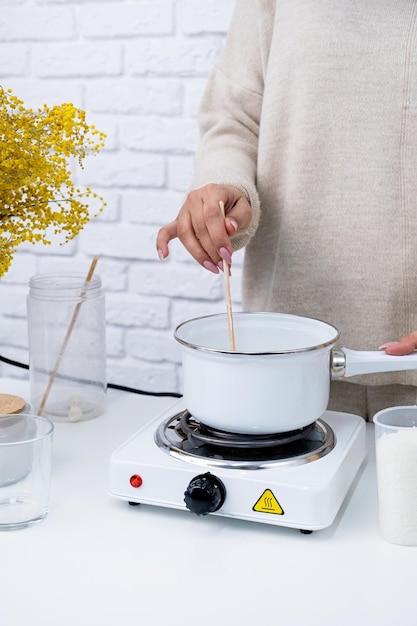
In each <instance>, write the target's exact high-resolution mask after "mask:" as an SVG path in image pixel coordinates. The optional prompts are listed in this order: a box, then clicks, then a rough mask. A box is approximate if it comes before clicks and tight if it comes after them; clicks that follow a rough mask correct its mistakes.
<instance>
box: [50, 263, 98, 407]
mask: <svg viewBox="0 0 417 626" xmlns="http://www.w3.org/2000/svg"><path fill="white" fill-rule="evenodd" d="M97 261H98V256H95V257H94V258H93V260H92V261H91V265H90V269H89V270H88V274H87V278H86V279H85V286H84V288H83V290H82V291H81V294H80V297H81V298H82V297H83V296H84V295H85V291H86V287H87V283H89V282H90V280H91V279H92V277H93V274H94V270H95V269H96V265H97ZM81 304H82V300H81V301H80V302H78V303H77V305H76V307H75V309H74V313H73V314H72V318H71V322H70V324H69V326H68V330H67V332H66V335H65V338H64V341H63V342H62V346H61V349H60V351H59V354H58V357H57V359H56V362H55V366H54V369H53V370H52V373H51V376H50V377H49V381H48V385H47V387H46V390H45V393H44V394H43V398H42V402H41V403H40V405H39V409H38V415H42V413H43V411H44V408H45V405H46V402H47V400H48V397H49V392H50V391H51V387H52V385H53V383H54V380H55V378H56V375H57V372H58V369H59V366H60V364H61V361H62V357H63V356H64V352H65V348H66V347H67V345H68V341H69V339H70V337H71V333H72V331H73V328H74V326H75V322H76V321H77V317H78V314H79V312H80V308H81Z"/></svg>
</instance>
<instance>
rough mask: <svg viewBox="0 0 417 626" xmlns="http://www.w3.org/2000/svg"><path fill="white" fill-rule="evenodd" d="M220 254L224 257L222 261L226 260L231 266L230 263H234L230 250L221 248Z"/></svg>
mask: <svg viewBox="0 0 417 626" xmlns="http://www.w3.org/2000/svg"><path fill="white" fill-rule="evenodd" d="M219 254H220V256H221V257H222V259H224V260H225V261H226V263H229V265H230V263H231V262H232V256H231V254H230V252H229V250H228V249H227V248H220V250H219Z"/></svg>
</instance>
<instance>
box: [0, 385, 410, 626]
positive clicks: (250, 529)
mask: <svg viewBox="0 0 417 626" xmlns="http://www.w3.org/2000/svg"><path fill="white" fill-rule="evenodd" d="M0 393H15V394H17V395H21V396H23V397H25V398H26V399H28V385H27V383H26V382H24V381H18V380H8V379H0ZM174 401H175V399H174V398H155V397H147V396H139V395H135V394H129V393H123V392H114V391H111V392H109V394H108V408H107V410H106V413H105V415H103V416H101V417H98V418H96V419H94V420H91V421H89V422H79V423H75V424H74V423H73V424H56V425H55V438H54V461H53V474H52V488H51V512H50V514H49V516H48V517H47V519H46V520H45V521H43V522H41V523H40V524H37V525H34V526H31V527H29V528H25V529H22V530H18V531H7V532H0V624H1V626H23V625H24V626H30V625H34V626H38V625H39V626H70V625H71V626H96V625H97V626H113V625H115V626H116V625H117V626H122V625H125V624H126V625H127V624H134V625H135V626H136V625H137V626H139V625H142V626H153V625H159V624H165V623H167V624H170V625H172V626H176V625H178V626H180V625H184V626H185V625H191V624H193V625H194V624H195V625H196V626H197V625H199V626H206V625H207V626H208V625H209V624H210V626H212V625H213V624H218V625H226V624H227V625H230V626H234V625H240V626H253V625H254V624H258V625H262V624H268V625H273V626H278V625H281V624H282V625H283V626H302V625H308V626H325V625H327V624H328V625H332V626H344V625H349V626H352V624H355V625H358V626H362V625H366V626H373V625H375V626H388V625H389V626H392V625H393V624H394V625H395V626H415V625H416V624H417V590H416V578H417V548H413V547H411V548H410V547H403V546H396V545H392V544H390V543H388V542H386V541H384V540H383V539H382V538H381V537H380V535H379V531H378V520H377V497H376V482H375V467H374V445H373V444H374V441H373V426H371V425H369V426H368V450H369V454H368V458H367V461H366V462H365V465H364V467H363V469H362V470H361V472H360V474H359V476H358V478H357V480H356V481H355V485H354V487H353V489H351V492H350V494H349V496H348V498H347V499H346V501H345V503H344V505H343V507H342V509H341V511H340V513H339V515H338V517H337V519H336V521H335V523H334V524H333V525H332V526H331V527H330V528H328V529H325V530H321V531H317V532H314V533H313V534H311V535H302V534H301V533H300V532H299V531H297V530H292V529H287V528H284V527H279V526H272V525H267V524H257V523H254V522H245V521H241V520H233V519H228V518H221V517H216V516H210V515H209V516H205V517H196V516H194V515H192V514H191V513H188V512H183V511H176V510H168V509H163V508H160V507H154V506H144V505H142V506H138V507H131V506H129V505H128V504H127V503H126V502H122V501H119V500H116V499H114V498H112V497H110V496H109V495H108V494H107V477H108V466H109V457H110V454H111V452H112V451H113V450H114V449H115V448H116V447H117V446H118V445H119V444H121V443H122V442H123V441H125V439H126V438H127V437H128V436H130V435H131V434H133V433H134V432H136V430H138V428H139V427H140V426H141V425H142V424H143V423H145V422H146V421H147V420H149V419H151V418H152V417H154V416H155V415H157V414H158V413H160V412H161V411H163V409H165V408H166V407H167V406H169V404H170V403H173V402H174ZM416 505H417V503H416Z"/></svg>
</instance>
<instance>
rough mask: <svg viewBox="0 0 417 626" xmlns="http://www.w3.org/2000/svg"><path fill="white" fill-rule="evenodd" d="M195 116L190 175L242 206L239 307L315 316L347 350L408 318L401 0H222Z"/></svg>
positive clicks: (409, 63)
mask: <svg viewBox="0 0 417 626" xmlns="http://www.w3.org/2000/svg"><path fill="white" fill-rule="evenodd" d="M200 119H201V128H202V131H203V137H202V142H201V146H200V148H199V150H198V153H197V155H196V176H195V180H194V183H193V186H194V187H199V186H201V185H203V184H205V183H207V182H218V183H228V184H232V185H235V186H237V187H239V188H240V189H242V190H244V192H245V193H246V194H247V196H248V198H249V199H250V202H251V204H252V207H253V210H254V219H253V223H252V225H251V228H250V230H249V231H248V233H246V234H245V235H244V236H238V237H236V238H235V241H234V245H235V247H236V248H237V247H241V246H243V245H246V246H247V247H246V252H245V267H244V284H243V291H244V308H245V309H246V310H259V311H260V310H264V311H267V310H268V311H270V310H272V311H280V312H287V313H295V314H298V315H306V316H311V317H316V318H319V319H322V320H325V321H328V322H330V323H332V324H334V325H335V326H336V327H337V328H338V329H339V331H340V333H341V341H340V345H343V346H345V347H348V348H353V349H360V350H373V349H377V348H378V346H379V345H381V344H382V343H383V342H386V341H392V340H396V339H398V338H399V337H400V336H402V335H404V334H406V333H408V332H410V331H411V330H414V329H417V216H416V209H417V2H416V1H415V0H360V1H359V0H349V2H340V1H335V0H237V5H236V9H235V14H234V18H233V20H232V24H231V28H230V32H229V35H228V38H227V41H226V45H225V48H224V51H223V53H222V55H221V57H220V59H219V61H218V63H217V65H216V67H215V68H214V70H213V72H212V74H211V76H210V78H209V81H208V84H207V88H206V91H205V95H204V98H203V101H202V105H201V118H200ZM258 221H259V222H258ZM349 380H350V381H351V382H363V383H369V384H378V383H407V384H417V375H416V372H407V373H397V374H379V375H367V376H365V377H356V378H351V379H349Z"/></svg>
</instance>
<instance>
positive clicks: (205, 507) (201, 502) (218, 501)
mask: <svg viewBox="0 0 417 626" xmlns="http://www.w3.org/2000/svg"><path fill="white" fill-rule="evenodd" d="M184 496H185V497H184V502H185V505H186V507H187V509H189V510H190V511H191V512H192V513H195V514H196V515H208V513H214V511H218V510H219V509H220V507H222V506H223V503H224V501H225V499H226V488H225V486H224V485H223V483H222V481H221V480H219V478H216V476H213V474H210V472H207V473H206V474H199V475H198V476H195V477H194V478H193V479H192V481H191V482H190V484H189V485H188V487H187V489H186V490H185V493H184Z"/></svg>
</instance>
